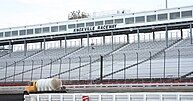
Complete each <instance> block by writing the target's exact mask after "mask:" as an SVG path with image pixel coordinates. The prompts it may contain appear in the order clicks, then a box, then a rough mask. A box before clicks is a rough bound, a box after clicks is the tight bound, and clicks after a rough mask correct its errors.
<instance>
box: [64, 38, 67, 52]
mask: <svg viewBox="0 0 193 101" xmlns="http://www.w3.org/2000/svg"><path fill="white" fill-rule="evenodd" d="M66 39H67V38H66V36H65V37H64V43H65V46H64V48H65V53H67V40H66Z"/></svg>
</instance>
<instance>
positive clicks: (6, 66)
mask: <svg viewBox="0 0 193 101" xmlns="http://www.w3.org/2000/svg"><path fill="white" fill-rule="evenodd" d="M6 82H7V62H5V83H6Z"/></svg>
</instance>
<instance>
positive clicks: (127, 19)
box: [125, 17, 134, 24]
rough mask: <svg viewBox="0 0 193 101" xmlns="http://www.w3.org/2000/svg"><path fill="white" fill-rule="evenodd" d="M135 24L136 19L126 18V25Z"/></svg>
mask: <svg viewBox="0 0 193 101" xmlns="http://www.w3.org/2000/svg"><path fill="white" fill-rule="evenodd" d="M133 23H134V17H131V18H125V24H133Z"/></svg>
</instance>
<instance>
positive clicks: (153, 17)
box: [147, 15, 156, 22]
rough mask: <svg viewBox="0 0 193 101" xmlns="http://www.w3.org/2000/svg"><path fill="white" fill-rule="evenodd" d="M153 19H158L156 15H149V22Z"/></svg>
mask: <svg viewBox="0 0 193 101" xmlns="http://www.w3.org/2000/svg"><path fill="white" fill-rule="evenodd" d="M153 21H156V15H148V16H147V22H153Z"/></svg>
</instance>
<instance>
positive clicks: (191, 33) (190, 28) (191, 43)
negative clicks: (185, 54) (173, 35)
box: [190, 24, 192, 44]
mask: <svg viewBox="0 0 193 101" xmlns="http://www.w3.org/2000/svg"><path fill="white" fill-rule="evenodd" d="M190 44H192V24H190Z"/></svg>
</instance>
